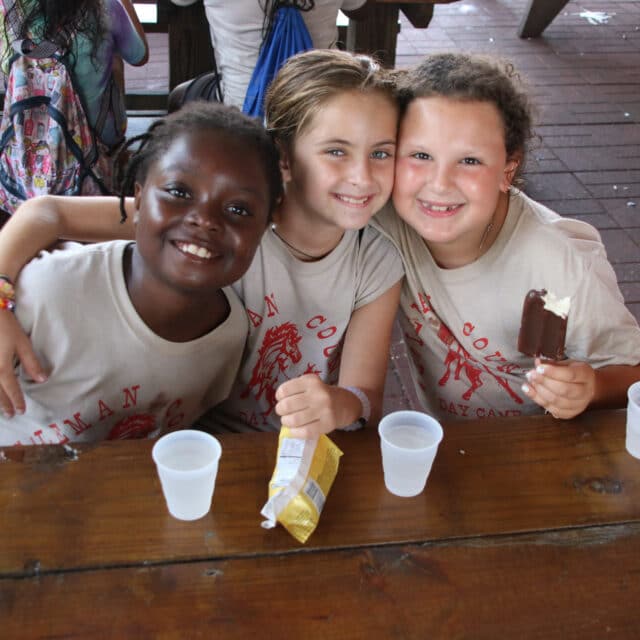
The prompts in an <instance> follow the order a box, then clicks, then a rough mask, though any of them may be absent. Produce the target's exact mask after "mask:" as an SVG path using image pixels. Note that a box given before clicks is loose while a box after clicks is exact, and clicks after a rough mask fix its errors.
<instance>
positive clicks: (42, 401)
mask: <svg viewBox="0 0 640 640" xmlns="http://www.w3.org/2000/svg"><path fill="white" fill-rule="evenodd" d="M128 244H129V243H128V242H126V241H116V242H107V243H100V244H95V245H89V246H86V247H79V248H74V249H70V250H66V251H55V252H54V253H44V254H42V257H41V258H39V259H36V260H33V261H32V262H31V263H29V264H28V265H27V266H26V267H25V268H24V270H23V271H22V273H21V275H20V278H19V280H18V283H17V285H18V286H17V292H16V296H17V300H18V301H19V302H18V306H17V311H16V312H17V317H18V320H19V321H20V323H21V325H22V326H23V328H24V329H25V330H26V331H27V332H28V333H29V334H30V335H31V340H32V342H33V347H34V349H35V351H36V353H37V355H38V357H39V358H40V361H41V362H42V364H43V365H44V366H45V367H46V368H47V369H49V370H50V375H49V379H48V380H47V381H46V382H44V383H39V384H37V383H34V382H32V381H31V380H29V379H28V378H27V377H26V375H25V374H24V372H23V371H20V376H19V377H20V384H21V386H22V389H23V391H24V393H25V396H26V402H27V410H26V413H25V414H24V415H21V416H15V417H14V418H11V419H6V418H3V417H2V416H1V415H0V444H2V445H12V444H15V443H17V442H18V441H19V442H21V443H23V444H41V443H47V442H49V443H58V442H65V441H67V440H69V441H71V442H96V441H99V440H104V439H107V438H111V439H121V438H141V437H154V436H157V435H159V434H161V433H162V432H164V431H168V430H172V429H176V428H178V427H185V426H189V425H190V424H191V423H192V422H193V421H194V420H195V419H196V418H197V417H198V416H200V415H201V414H202V413H204V412H205V411H206V409H208V408H209V407H211V406H213V405H214V404H216V403H218V402H220V401H221V400H222V399H223V398H226V397H227V394H228V393H229V390H230V388H231V383H232V382H233V380H234V378H235V375H236V372H237V370H238V366H239V364H240V358H241V357H242V350H243V348H244V342H245V339H246V335H247V316H246V314H245V311H244V309H243V307H242V304H241V302H240V300H239V299H238V296H237V295H236V294H235V293H234V292H233V290H232V289H230V288H227V289H224V293H225V295H226V297H227V300H228V301H229V305H230V307H231V310H230V313H229V316H228V317H227V319H226V320H225V321H224V322H223V323H222V324H221V325H220V326H219V327H217V328H216V329H214V330H213V331H211V332H210V333H208V334H207V335H205V336H202V337H201V338H198V339H197V340H192V341H190V342H169V341H168V340H165V339H163V338H161V337H159V336H157V335H156V334H155V333H153V332H152V331H151V329H149V327H147V325H146V324H145V323H144V322H143V321H142V320H141V318H140V317H139V316H138V314H137V312H136V310H135V308H134V307H133V305H132V303H131V300H130V299H129V294H128V293H127V288H126V285H125V280H124V274H123V269H122V258H123V253H124V250H125V248H126V246H127V245H128Z"/></svg>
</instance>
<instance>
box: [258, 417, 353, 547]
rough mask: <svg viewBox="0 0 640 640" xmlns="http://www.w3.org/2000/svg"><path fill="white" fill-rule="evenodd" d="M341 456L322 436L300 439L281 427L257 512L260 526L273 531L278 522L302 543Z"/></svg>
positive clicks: (316, 518) (313, 524)
mask: <svg viewBox="0 0 640 640" xmlns="http://www.w3.org/2000/svg"><path fill="white" fill-rule="evenodd" d="M341 455H342V451H340V449H338V447H336V445H335V444H333V442H331V440H329V438H328V437H327V436H325V435H322V436H320V437H319V438H313V439H311V440H301V439H300V438H292V437H291V436H290V431H289V429H288V428H287V427H282V428H281V429H280V437H279V439H278V455H277V458H276V466H275V469H274V470H273V475H272V476H271V480H270V482H269V499H268V500H267V502H266V504H265V505H264V507H262V511H261V512H260V513H261V515H263V516H264V517H265V518H266V519H265V520H264V521H263V522H262V526H263V527H264V528H265V529H273V527H275V526H276V523H277V522H279V523H280V524H281V525H282V526H283V527H284V528H285V529H286V530H287V531H288V532H289V533H290V534H291V535H292V536H293V537H294V538H295V539H296V540H298V542H303V543H304V542H306V541H307V539H308V538H309V536H310V535H311V534H312V533H313V531H314V529H315V528H316V527H317V526H318V522H319V520H320V513H321V512H322V507H324V503H325V501H326V499H327V495H328V494H329V489H331V485H332V484H333V481H334V480H335V477H336V474H337V473H338V464H339V461H340V456H341Z"/></svg>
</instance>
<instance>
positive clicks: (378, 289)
mask: <svg viewBox="0 0 640 640" xmlns="http://www.w3.org/2000/svg"><path fill="white" fill-rule="evenodd" d="M357 271H358V272H357V278H358V284H357V288H356V301H355V308H356V309H359V308H360V307H363V306H364V305H366V304H369V303H370V302H373V301H374V300H375V299H376V298H378V297H379V296H381V295H382V294H383V293H385V292H386V291H388V290H389V289H390V288H391V287H392V286H393V285H394V284H396V282H398V280H400V279H402V277H403V276H404V266H403V264H402V259H401V257H400V253H399V252H398V250H397V249H396V247H395V246H394V245H393V244H392V243H391V242H390V241H389V240H387V238H385V237H384V236H383V235H382V234H381V233H380V232H378V231H376V230H375V229H373V228H372V227H366V228H365V230H364V232H363V233H362V238H361V240H360V248H359V256H358V265H357Z"/></svg>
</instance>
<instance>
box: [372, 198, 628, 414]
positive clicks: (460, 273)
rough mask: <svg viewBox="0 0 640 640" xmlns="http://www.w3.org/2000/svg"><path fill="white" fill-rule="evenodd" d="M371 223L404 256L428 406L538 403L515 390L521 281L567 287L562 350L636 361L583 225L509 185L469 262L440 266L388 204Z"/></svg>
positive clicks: (522, 407) (405, 299) (414, 348)
mask: <svg viewBox="0 0 640 640" xmlns="http://www.w3.org/2000/svg"><path fill="white" fill-rule="evenodd" d="M374 225H375V226H377V227H379V228H380V229H382V230H383V232H384V233H385V234H386V235H388V237H390V238H391V239H392V240H393V242H394V243H395V244H396V246H397V247H398V249H399V250H400V252H401V254H402V256H403V259H404V262H405V270H406V279H405V284H404V286H403V290H402V294H401V302H400V305H401V310H402V313H401V325H402V329H403V334H404V339H405V341H406V344H407V347H408V350H409V353H410V361H411V367H412V376H413V378H414V383H415V385H416V391H417V393H418V395H419V397H420V399H421V401H422V402H423V403H424V406H425V408H427V409H428V410H430V411H432V412H434V413H435V414H437V415H439V416H441V417H447V418H482V417H487V416H494V415H501V416H513V415H520V414H529V413H537V412H540V411H541V409H540V407H539V406H538V405H536V404H535V403H533V402H532V401H531V400H529V399H528V398H527V396H526V395H525V394H524V393H523V392H522V390H521V386H522V384H523V383H524V381H525V378H524V374H525V373H526V372H527V371H528V370H530V369H531V368H532V366H533V358H530V357H528V356H525V355H523V354H521V353H520V352H519V351H518V350H517V339H518V332H519V329H520V320H521V315H522V303H523V301H524V297H525V295H526V293H527V292H528V291H529V290H530V289H547V290H548V291H551V292H553V293H555V294H556V295H557V296H559V297H565V296H570V297H571V310H570V314H569V320H568V323H567V337H566V354H567V357H569V358H572V359H575V360H581V361H587V362H589V363H590V364H591V365H592V366H594V367H602V366H605V365H610V364H629V365H635V364H638V363H639V362H640V329H638V325H637V323H636V321H635V319H634V317H633V316H632V315H631V313H630V312H629V311H628V309H627V308H626V307H625V304H624V300H623V297H622V294H621V293H620V290H619V288H618V285H617V282H616V277H615V273H614V271H613V269H612V267H611V265H610V264H609V262H608V261H607V257H606V252H605V249H604V246H603V245H602V242H601V240H600V236H599V234H598V232H597V231H596V229H594V228H593V227H592V226H590V225H588V224H586V223H584V222H581V221H578V220H571V219H568V218H563V217H561V216H559V215H557V214H556V213H554V212H553V211H551V210H549V209H547V208H546V207H544V206H543V205H541V204H540V203H537V202H535V201H533V200H531V199H530V198H528V197H527V196H526V195H524V194H522V193H520V192H517V191H515V190H512V192H511V195H510V204H509V212H508V214H507V218H506V221H505V223H504V226H503V228H502V229H501V231H500V234H499V236H498V238H497V240H496V242H495V243H494V245H493V246H492V247H491V248H490V250H489V251H488V252H487V253H486V254H484V255H483V256H482V257H481V258H480V259H478V260H476V261H475V262H473V263H472V264H469V265H466V266H464V267H460V268H458V269H441V268H439V267H438V265H436V263H435V262H434V260H433V259H432V257H431V254H430V252H429V250H428V249H427V247H426V245H425V243H424V242H423V240H422V238H420V237H419V236H418V234H417V233H416V232H415V231H414V230H413V229H411V228H410V227H409V226H408V225H406V224H405V223H404V222H403V221H402V220H401V219H400V218H399V217H398V216H397V215H396V214H395V212H394V211H393V208H392V207H391V206H388V207H387V208H386V209H385V210H384V211H383V212H381V213H380V214H378V216H376V218H375V219H374Z"/></svg>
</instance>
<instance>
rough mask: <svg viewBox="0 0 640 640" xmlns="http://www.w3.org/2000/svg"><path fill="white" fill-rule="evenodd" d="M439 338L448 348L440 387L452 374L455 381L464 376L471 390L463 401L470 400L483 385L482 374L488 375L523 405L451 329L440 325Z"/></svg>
mask: <svg viewBox="0 0 640 640" xmlns="http://www.w3.org/2000/svg"><path fill="white" fill-rule="evenodd" d="M438 338H439V339H440V340H441V342H443V343H444V344H445V345H446V346H447V356H446V358H445V360H444V365H445V367H446V371H445V373H444V375H443V376H442V378H440V380H438V385H439V386H441V387H444V386H445V385H446V384H447V382H448V380H449V378H450V377H451V373H453V378H454V380H460V377H461V375H462V374H464V375H465V377H466V378H467V380H468V381H469V385H470V386H469V388H468V389H467V390H466V391H465V392H464V394H463V395H462V399H463V400H470V399H471V396H472V395H473V394H474V393H475V392H476V391H477V390H478V389H479V388H480V387H481V386H482V385H483V382H482V374H483V372H484V373H488V374H489V375H490V376H491V377H492V378H493V379H494V380H495V381H496V382H497V383H498V384H499V385H500V386H501V387H502V388H503V389H504V390H505V391H506V392H507V394H508V395H509V396H510V397H511V399H512V400H513V401H514V402H516V403H517V404H522V402H523V400H522V398H521V397H520V396H519V395H518V394H516V393H515V392H514V391H513V389H512V388H511V387H510V386H509V383H508V382H507V380H505V379H504V378H501V377H500V376H497V375H496V374H495V373H493V371H491V369H489V368H488V367H487V366H486V365H484V364H481V363H479V362H478V361H477V360H475V359H474V358H472V357H471V354H470V353H469V352H468V351H467V350H466V349H465V348H464V347H463V346H462V345H461V344H460V343H459V342H458V341H457V340H456V339H455V337H454V335H453V334H452V333H451V331H450V329H449V327H447V326H446V325H445V324H444V323H442V322H441V323H440V327H439V329H438Z"/></svg>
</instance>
